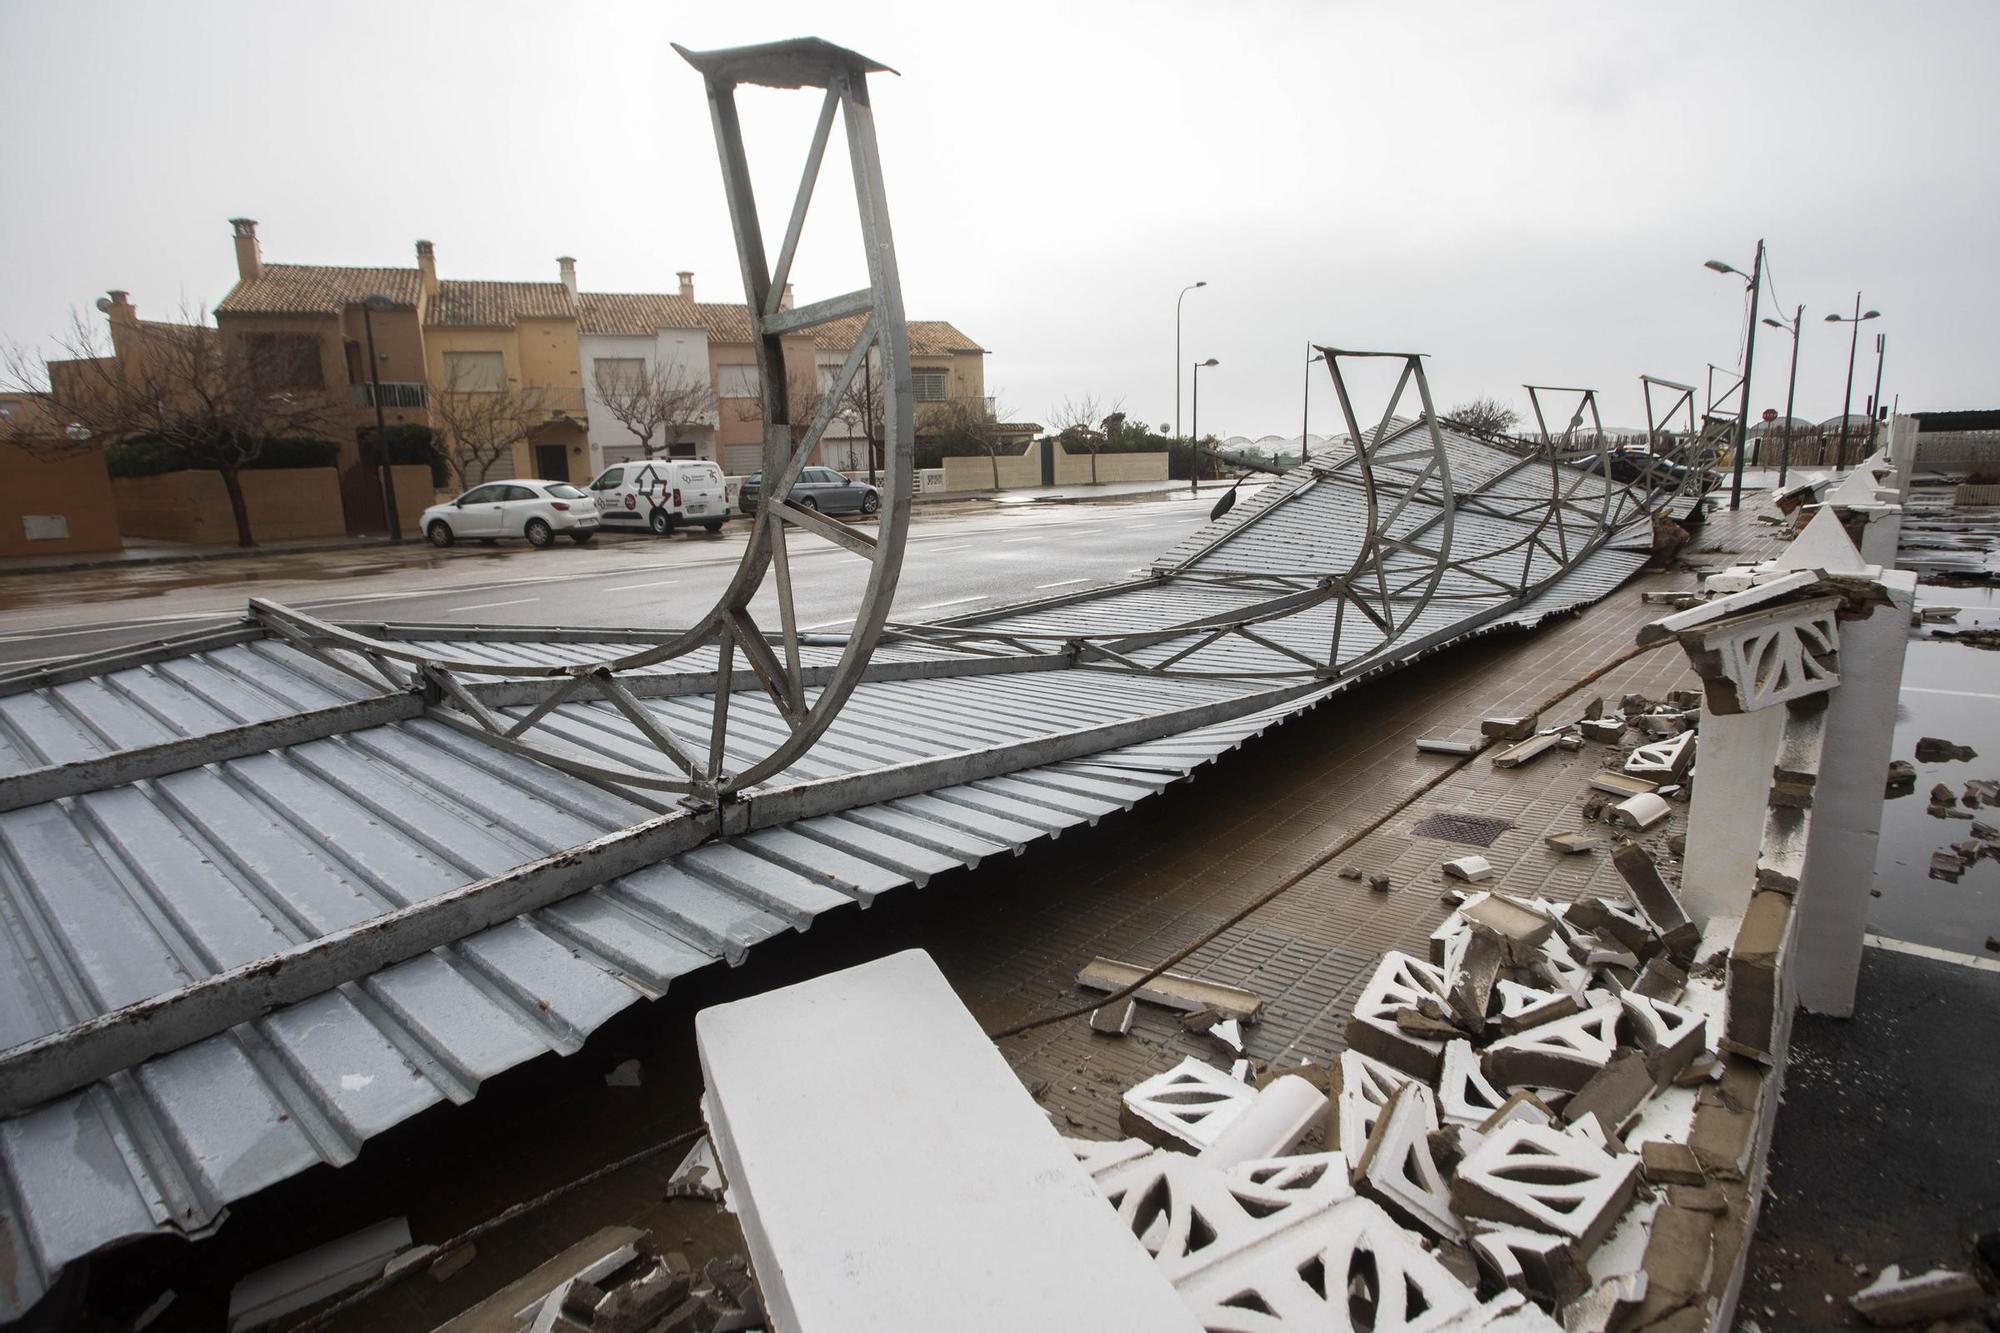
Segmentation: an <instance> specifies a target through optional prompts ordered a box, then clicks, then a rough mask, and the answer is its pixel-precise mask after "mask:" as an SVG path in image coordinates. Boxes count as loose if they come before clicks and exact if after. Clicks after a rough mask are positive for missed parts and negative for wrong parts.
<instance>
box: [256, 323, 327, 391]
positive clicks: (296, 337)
mask: <svg viewBox="0 0 2000 1333" xmlns="http://www.w3.org/2000/svg"><path fill="white" fill-rule="evenodd" d="M243 350H244V352H245V353H246V354H247V355H248V356H249V358H250V364H251V366H252V367H253V370H252V373H253V374H254V375H256V377H257V378H258V379H259V380H261V381H262V382H264V383H265V384H268V385H271V386H272V387H273V388H279V389H319V388H324V387H325V385H326V372H325V370H324V369H323V368H322V367H321V365H320V360H319V339H318V338H316V337H314V336H313V335H312V334H310V333H252V334H250V335H248V336H247V337H245V338H244V339H243Z"/></svg>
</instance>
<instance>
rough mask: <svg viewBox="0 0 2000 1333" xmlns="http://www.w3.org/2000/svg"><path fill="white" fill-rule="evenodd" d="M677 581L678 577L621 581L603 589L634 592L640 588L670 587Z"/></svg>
mask: <svg viewBox="0 0 2000 1333" xmlns="http://www.w3.org/2000/svg"><path fill="white" fill-rule="evenodd" d="M679 582H680V580H679V579H655V580H653V581H652V582H651V583H621V584H619V585H618V586H617V587H615V588H606V589H605V590H604V591H606V592H635V591H637V590H638V589H640V588H671V587H672V586H673V585H674V584H676V583H679Z"/></svg>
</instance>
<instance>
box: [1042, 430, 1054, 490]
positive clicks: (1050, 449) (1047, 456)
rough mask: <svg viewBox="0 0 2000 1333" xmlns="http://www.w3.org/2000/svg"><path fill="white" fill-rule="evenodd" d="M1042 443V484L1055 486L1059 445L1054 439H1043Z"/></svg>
mask: <svg viewBox="0 0 2000 1333" xmlns="http://www.w3.org/2000/svg"><path fill="white" fill-rule="evenodd" d="M1040 445H1041V450H1042V485H1044V486H1053V485H1055V484H1056V449H1057V448H1058V446H1057V444H1056V442H1055V441H1054V440H1042V441H1041V442H1040Z"/></svg>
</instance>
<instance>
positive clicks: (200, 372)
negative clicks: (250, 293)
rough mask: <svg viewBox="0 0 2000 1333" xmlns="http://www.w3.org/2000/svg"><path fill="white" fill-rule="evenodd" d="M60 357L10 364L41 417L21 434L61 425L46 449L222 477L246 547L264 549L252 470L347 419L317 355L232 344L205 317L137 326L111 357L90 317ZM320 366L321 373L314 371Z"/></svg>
mask: <svg viewBox="0 0 2000 1333" xmlns="http://www.w3.org/2000/svg"><path fill="white" fill-rule="evenodd" d="M55 342H56V347H57V350H58V351H59V352H61V353H62V355H61V356H59V357H53V358H50V357H42V356H38V355H36V354H34V353H32V352H28V351H25V350H23V349H20V348H15V349H13V350H11V351H10V352H9V353H8V354H7V356H6V358H5V369H4V375H5V378H6V381H7V389H8V390H9V391H10V392H12V393H15V394H18V395H20V396H21V397H23V398H25V399H27V400H29V401H31V402H33V403H34V404H35V407H36V410H35V411H32V412H23V413H16V414H15V415H16V416H21V417H26V418H28V421H27V422H26V423H25V424H24V426H23V427H20V428H14V427H12V426H11V422H12V420H13V419H12V418H11V417H10V418H9V422H10V426H9V430H8V433H9V435H10V437H11V436H12V434H13V432H14V430H16V429H22V430H33V429H35V427H36V425H37V423H36V422H35V420H34V418H36V417H39V418H40V419H41V422H40V425H41V426H42V427H43V428H44V430H46V427H47V426H48V425H49V424H51V423H55V424H58V425H59V427H60V432H61V437H62V441H61V442H60V443H58V442H55V441H53V440H51V439H43V440H41V441H40V442H39V443H38V444H37V443H30V442H28V441H27V440H25V439H20V440H16V441H15V442H16V443H20V444H21V445H22V447H24V448H28V449H29V450H30V451H31V452H32V451H34V450H35V449H38V448H39V449H41V450H44V451H47V450H51V449H53V450H55V451H56V452H58V453H60V452H64V451H67V450H68V448H69V446H70V445H74V446H76V447H77V448H87V447H89V446H90V445H91V444H102V445H106V446H110V445H117V444H125V443H130V442H132V441H135V440H152V441H156V442H157V443H159V444H161V445H163V446H165V447H167V448H168V449H171V450H173V451H175V452H176V453H178V454H179V455H180V456H181V457H184V458H185V459H186V460H187V462H188V465H189V466H190V467H193V468H197V469H202V470H213V471H215V472H219V473H221V474H222V486H223V490H224V491H225V492H227V493H228V496H229V509H230V513H231V515H232V516H233V517H234V518H235V520H236V541H237V544H238V545H239V546H254V545H255V544H256V539H255V538H254V536H253V535H252V533H251V531H250V510H249V507H248V505H247V504H246V503H245V502H244V499H243V483H242V479H241V477H240V476H239V473H240V472H241V470H242V469H243V468H245V467H247V466H249V465H250V464H252V463H255V462H256V461H257V457H258V455H259V454H261V453H262V452H263V450H264V445H265V442H266V441H268V440H270V439H272V438H274V437H278V436H284V435H296V434H313V435H325V434H327V433H328V432H329V431H330V430H334V429H338V425H337V422H338V415H337V413H336V411H335V409H334V404H333V401H332V399H331V397H330V396H329V395H328V393H327V391H326V389H325V387H324V382H323V380H322V379H321V376H320V372H319V367H318V365H317V363H316V357H317V346H316V344H314V345H312V346H307V345H306V344H304V343H302V342H299V341H297V340H287V339H278V338H255V337H251V338H225V337H224V336H223V335H222V333H221V331H220V330H218V329H216V328H215V327H214V326H213V325H211V324H209V323H208V322H207V312H206V311H205V310H194V311H189V310H187V309H183V310H182V311H181V321H180V322H179V323H153V322H149V323H135V324H133V325H132V326H131V328H130V332H129V335H128V337H127V339H126V341H125V343H124V344H123V345H122V346H121V347H119V348H117V349H116V350H115V351H114V352H113V354H111V355H106V354H105V348H104V347H103V345H102V344H101V343H100V342H99V341H98V337H97V333H96V330H95V329H94V328H92V326H91V325H90V324H89V323H88V322H86V321H85V320H84V318H83V317H82V316H81V315H77V316H73V317H72V320H71V325H70V328H69V330H68V332H66V333H65V334H63V335H61V336H60V337H58V338H57V339H56V340H55ZM309 363H311V364H309Z"/></svg>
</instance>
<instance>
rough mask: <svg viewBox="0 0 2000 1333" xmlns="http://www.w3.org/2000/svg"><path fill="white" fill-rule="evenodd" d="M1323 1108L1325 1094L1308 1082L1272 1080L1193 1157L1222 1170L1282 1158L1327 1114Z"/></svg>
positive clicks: (1292, 1078)
mask: <svg viewBox="0 0 2000 1333" xmlns="http://www.w3.org/2000/svg"><path fill="white" fill-rule="evenodd" d="M1326 1106H1327V1104H1326V1094H1325V1093H1324V1092H1322V1091H1321V1090H1320V1089H1318V1088H1316V1087H1314V1086H1313V1084H1312V1082H1311V1081H1310V1080H1308V1079H1303V1078H1300V1077H1299V1076H1298V1075H1297V1074H1286V1075H1284V1076H1282V1077H1280V1078H1275V1079H1272V1080H1271V1081H1270V1082H1269V1083H1266V1084H1265V1085H1264V1086H1263V1087H1262V1088H1259V1089H1258V1090H1257V1095H1256V1097H1254V1098H1253V1099H1252V1100H1251V1102H1250V1105H1249V1106H1247V1107H1245V1108H1244V1110H1243V1111H1242V1113H1241V1114H1239V1115H1237V1116H1236V1117H1235V1118H1234V1119H1232V1120H1231V1121H1230V1122H1229V1123H1228V1124H1227V1125H1225V1126H1224V1127H1223V1130H1222V1133H1221V1134H1219V1135H1217V1136H1216V1139H1215V1142H1213V1143H1211V1144H1209V1145H1208V1147H1206V1148H1203V1149H1202V1150H1201V1152H1199V1153H1198V1154H1196V1158H1197V1160H1199V1161H1201V1162H1204V1163H1206V1164H1207V1165H1209V1166H1212V1167H1216V1168H1218V1169H1221V1168H1227V1167H1232V1166H1235V1165H1237V1164H1238V1163H1241V1162H1251V1161H1261V1160H1263V1159H1265V1158H1269V1157H1282V1156H1284V1155H1285V1154H1286V1153H1288V1152H1290V1151H1291V1150H1292V1149H1293V1148H1295V1147H1297V1146H1298V1143H1299V1140H1300V1139H1303V1138H1304V1137H1305V1136H1306V1134H1307V1132H1308V1131H1310V1130H1311V1129H1312V1127H1313V1122H1314V1121H1316V1120H1319V1119H1321V1118H1322V1117H1323V1116H1324V1115H1325V1114H1326Z"/></svg>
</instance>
